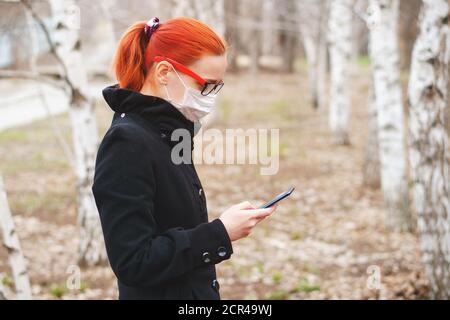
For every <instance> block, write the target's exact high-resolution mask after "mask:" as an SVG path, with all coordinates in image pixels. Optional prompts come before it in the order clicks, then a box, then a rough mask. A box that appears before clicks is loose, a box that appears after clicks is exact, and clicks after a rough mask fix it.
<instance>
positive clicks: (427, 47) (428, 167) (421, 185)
mask: <svg viewBox="0 0 450 320" xmlns="http://www.w3.org/2000/svg"><path fill="white" fill-rule="evenodd" d="M448 18H449V4H448V2H447V1H446V0H424V1H423V7H422V11H421V14H420V18H419V28H420V30H419V34H418V36H417V40H416V43H415V45H414V49H413V54H412V65H411V75H410V81H409V88H408V96H409V104H410V106H409V108H410V109H409V110H410V113H409V114H410V120H409V121H410V126H409V127H410V131H409V134H410V151H409V156H410V161H411V173H412V181H413V193H414V207H415V210H416V212H417V219H418V220H417V225H418V231H419V234H420V241H421V249H422V257H423V261H424V263H425V271H426V274H427V277H428V279H429V282H430V286H431V291H432V295H433V297H434V298H437V299H449V298H450V143H449V135H448V133H447V132H446V128H445V119H444V113H445V109H446V108H448V103H449V92H448V85H449V59H450V28H449V23H448Z"/></svg>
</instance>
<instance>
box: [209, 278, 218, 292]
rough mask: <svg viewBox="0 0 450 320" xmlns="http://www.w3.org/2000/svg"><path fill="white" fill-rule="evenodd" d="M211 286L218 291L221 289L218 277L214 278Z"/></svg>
mask: <svg viewBox="0 0 450 320" xmlns="http://www.w3.org/2000/svg"><path fill="white" fill-rule="evenodd" d="M211 286H212V287H213V288H214V289H215V290H216V291H219V289H220V284H219V281H217V279H214V280H213V281H212V283H211Z"/></svg>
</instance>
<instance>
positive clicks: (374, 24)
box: [367, 0, 411, 231]
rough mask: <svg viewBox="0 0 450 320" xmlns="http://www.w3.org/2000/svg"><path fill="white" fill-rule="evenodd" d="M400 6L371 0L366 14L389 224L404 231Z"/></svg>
mask: <svg viewBox="0 0 450 320" xmlns="http://www.w3.org/2000/svg"><path fill="white" fill-rule="evenodd" d="M398 8H399V2H398V0H370V2H369V7H368V17H367V18H368V27H369V32H370V34H369V52H370V58H371V61H372V70H373V78H374V90H375V91H374V92H375V97H376V106H377V123H378V144H379V152H380V164H381V187H382V190H383V195H384V200H385V203H386V206H387V211H388V215H387V219H386V220H387V226H388V227H389V228H390V229H392V230H395V231H405V230H409V229H410V228H411V217H410V213H409V208H408V207H409V200H408V183H407V174H406V172H407V171H406V170H407V165H406V154H405V146H404V144H405V133H404V118H403V117H404V116H403V103H402V91H401V85H400V74H399V54H398V42H397V40H398V39H397V20H398Z"/></svg>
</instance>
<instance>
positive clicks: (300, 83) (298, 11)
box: [0, 0, 450, 299]
mask: <svg viewBox="0 0 450 320" xmlns="http://www.w3.org/2000/svg"><path fill="white" fill-rule="evenodd" d="M448 5H449V1H447V0H424V1H421V0H277V1H275V0H241V1H237V0H164V1H163V0H152V1H142V0H139V1H138V0H129V1H126V2H125V1H115V0H101V1H87V0H79V1H69V0H48V1H47V0H35V1H19V0H0V17H1V18H0V99H1V100H0V219H1V225H0V226H1V229H0V233H1V234H2V241H3V246H2V247H1V248H0V279H1V281H0V298H6V299H30V298H33V299H116V298H117V289H116V279H115V277H114V274H113V273H112V271H111V269H110V267H109V265H108V263H107V261H106V260H105V253H104V248H103V238H102V234H101V229H100V226H99V222H98V217H97V216H98V213H97V211H96V207H95V203H94V202H93V201H94V200H93V197H92V194H91V190H90V187H91V185H92V177H93V168H94V163H95V155H96V151H97V148H98V143H99V142H100V141H101V139H102V137H103V135H104V133H105V132H106V130H107V128H108V127H109V125H110V123H111V119H112V115H113V113H112V111H111V109H110V108H109V107H108V106H107V105H106V103H105V101H104V100H103V97H102V94H101V90H102V89H103V88H104V87H105V86H107V85H111V84H114V83H116V80H115V78H114V75H113V74H112V73H111V71H110V70H111V68H110V66H111V61H112V59H113V56H114V52H115V48H116V45H117V43H118V41H119V39H120V37H121V35H122V34H123V32H124V31H125V30H126V28H127V27H128V26H130V25H131V24H133V23H134V22H136V21H139V20H148V19H150V18H152V17H153V16H158V17H159V18H160V20H161V23H164V21H165V20H167V19H169V18H172V17H177V16H189V17H193V18H196V19H199V20H201V21H203V22H204V23H206V24H208V25H209V26H210V27H212V28H213V29H214V30H215V31H216V32H217V33H218V34H220V35H221V36H222V37H224V39H226V41H227V42H228V44H229V46H230V51H229V69H228V73H227V75H226V78H225V79H224V82H225V83H226V84H225V86H224V88H223V89H222V91H221V93H220V95H219V96H220V98H219V105H218V110H217V112H216V113H215V114H214V115H213V116H212V117H210V118H209V119H208V121H207V123H206V124H205V128H210V127H214V128H218V129H220V130H223V131H225V129H227V128H242V129H244V130H245V129H249V128H267V129H271V128H275V129H279V130H280V131H279V134H280V136H279V146H278V156H279V171H278V173H277V174H275V175H268V176H264V175H261V174H260V170H259V169H260V168H259V167H258V166H255V165H207V164H199V165H197V171H198V173H199V176H200V178H201V180H202V184H203V186H204V188H205V191H206V197H207V201H208V209H209V216H210V220H211V219H213V218H215V217H217V216H219V215H220V213H221V212H223V211H224V210H225V209H226V208H227V207H229V206H230V205H232V204H235V203H238V202H241V201H245V200H249V201H251V202H254V203H255V204H262V203H263V202H266V201H268V200H269V199H271V198H273V197H274V196H275V195H277V194H279V193H280V192H282V191H284V190H285V189H287V187H288V186H289V185H294V186H296V190H295V192H294V193H293V194H292V196H291V197H289V198H288V199H286V200H284V201H283V202H282V203H281V204H280V206H279V207H278V209H277V211H276V212H275V214H274V215H273V216H271V217H270V218H269V219H267V220H265V221H263V222H261V224H260V225H258V228H256V229H255V230H254V232H253V233H252V234H251V235H250V236H249V237H247V238H245V239H243V240H240V241H237V242H234V243H233V249H234V254H233V256H232V258H231V259H230V260H227V261H225V262H223V263H221V264H219V265H218V266H217V272H218V280H219V282H220V284H221V296H222V298H223V299H430V298H444V299H447V298H449V297H450V179H449V172H450V170H449V162H450V156H449V151H450V150H449V133H450V125H449V123H450V121H449V118H450V117H449V114H450V112H449V95H448V92H449V81H448V79H449V77H448V71H449V64H448V63H449V56H450V40H449V39H450V33H449V24H448V15H449V9H448ZM196 139H197V138H196Z"/></svg>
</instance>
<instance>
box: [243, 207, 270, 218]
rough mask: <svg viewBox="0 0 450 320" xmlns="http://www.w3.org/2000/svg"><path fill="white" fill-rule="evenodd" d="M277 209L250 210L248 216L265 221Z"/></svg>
mask: <svg viewBox="0 0 450 320" xmlns="http://www.w3.org/2000/svg"><path fill="white" fill-rule="evenodd" d="M275 209H276V206H273V207H270V208H265V209H253V210H248V214H249V215H251V216H252V218H254V219H258V220H259V219H264V218H265V217H267V216H270V215H271V214H272V212H274V211H275Z"/></svg>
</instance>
